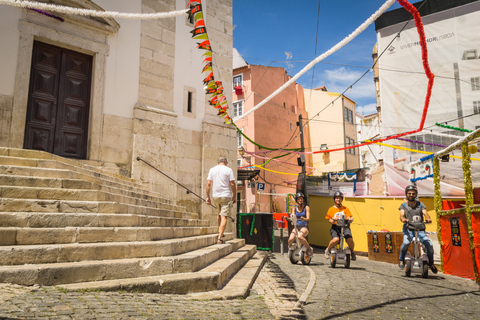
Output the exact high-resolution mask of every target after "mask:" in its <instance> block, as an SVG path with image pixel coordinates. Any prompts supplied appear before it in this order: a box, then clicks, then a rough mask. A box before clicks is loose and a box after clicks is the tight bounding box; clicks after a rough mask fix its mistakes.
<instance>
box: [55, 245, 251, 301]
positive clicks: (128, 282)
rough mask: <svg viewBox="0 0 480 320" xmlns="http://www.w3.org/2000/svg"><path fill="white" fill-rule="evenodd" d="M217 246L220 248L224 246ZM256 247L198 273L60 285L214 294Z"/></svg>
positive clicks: (64, 288)
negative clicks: (213, 291)
mask: <svg viewBox="0 0 480 320" xmlns="http://www.w3.org/2000/svg"><path fill="white" fill-rule="evenodd" d="M226 245H228V244H225V245H219V246H226ZM255 252H256V247H255V246H253V245H245V246H243V247H242V248H241V249H238V250H236V251H234V252H232V253H230V254H228V255H226V256H224V257H223V258H221V259H218V260H216V261H215V262H213V263H211V264H209V265H208V266H206V267H205V268H203V269H201V270H199V271H198V272H185V273H172V274H165V275H158V276H147V277H135V278H127V279H116V280H104V281H95V282H83V283H75V284H67V285H60V286H59V287H60V288H62V289H63V290H67V291H78V290H89V291H97V290H100V291H119V290H125V291H128V292H133V291H140V292H149V293H162V294H187V293H193V292H203V291H211V290H217V289H219V288H220V287H221V286H222V285H224V284H225V283H226V282H227V281H228V280H229V279H230V278H231V277H232V276H233V275H234V274H235V273H237V271H238V270H240V269H241V268H242V266H244V265H245V263H247V261H248V260H249V259H250V258H251V257H252V256H253V255H254V254H255Z"/></svg>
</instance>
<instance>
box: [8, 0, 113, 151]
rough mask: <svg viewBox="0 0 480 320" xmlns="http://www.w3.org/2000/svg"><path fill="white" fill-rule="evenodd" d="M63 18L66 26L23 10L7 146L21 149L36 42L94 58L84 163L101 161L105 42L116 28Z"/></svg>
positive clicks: (105, 22)
mask: <svg viewBox="0 0 480 320" xmlns="http://www.w3.org/2000/svg"><path fill="white" fill-rule="evenodd" d="M70 4H71V3H70ZM84 4H85V5H87V4H89V7H90V8H91V9H97V10H98V9H99V7H98V6H97V5H95V4H93V3H91V1H86V0H85V1H84ZM65 18H66V19H65V22H60V21H57V20H54V19H52V18H49V17H46V16H43V15H39V14H38V13H36V12H33V11H30V10H28V9H23V13H22V19H21V20H20V21H19V26H18V30H19V33H20V39H19V40H20V41H19V50H18V60H17V70H16V78H15V88H14V101H13V110H12V123H11V129H10V143H9V145H10V146H11V147H13V148H20V149H21V148H23V142H24V134H25V123H26V115H27V101H28V89H29V80H30V69H31V61H32V50H33V42H34V40H37V41H40V42H44V43H47V44H52V45H55V46H58V47H62V48H66V49H70V50H73V51H78V52H81V53H84V54H87V55H91V56H93V68H92V84H91V96H90V114H89V119H90V120H89V125H88V132H89V136H88V141H87V159H92V160H94V159H100V151H101V149H100V143H101V138H102V123H103V101H104V93H105V73H106V57H107V55H108V53H109V46H108V43H107V40H108V36H109V35H111V34H113V33H115V32H116V31H117V30H118V28H119V24H118V23H117V22H116V21H115V20H113V19H103V23H101V22H98V20H92V19H88V18H83V17H78V18H77V17H71V16H67V17H65ZM67 21H68V22H67Z"/></svg>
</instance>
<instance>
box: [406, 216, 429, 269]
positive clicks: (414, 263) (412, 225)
mask: <svg viewBox="0 0 480 320" xmlns="http://www.w3.org/2000/svg"><path fill="white" fill-rule="evenodd" d="M415 218H418V220H417V221H409V222H408V225H407V228H408V230H411V231H413V232H414V237H413V241H412V243H413V257H412V256H411V254H410V252H407V254H406V255H405V276H407V277H410V275H411V274H412V272H413V273H420V274H421V275H422V277H423V278H428V257H427V254H426V253H425V250H421V246H423V245H422V243H421V242H420V239H419V238H418V232H419V231H425V222H423V221H420V219H419V218H420V217H418V216H415V217H414V219H415ZM422 251H423V254H422V253H421V252H422Z"/></svg>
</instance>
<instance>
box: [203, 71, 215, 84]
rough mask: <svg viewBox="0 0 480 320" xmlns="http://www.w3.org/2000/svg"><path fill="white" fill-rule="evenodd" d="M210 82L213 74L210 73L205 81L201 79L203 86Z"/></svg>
mask: <svg viewBox="0 0 480 320" xmlns="http://www.w3.org/2000/svg"><path fill="white" fill-rule="evenodd" d="M212 80H213V72H210V74H209V75H208V76H207V77H206V78H205V79H203V84H207V83H209V82H210V81H212Z"/></svg>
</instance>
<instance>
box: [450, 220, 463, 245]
mask: <svg viewBox="0 0 480 320" xmlns="http://www.w3.org/2000/svg"><path fill="white" fill-rule="evenodd" d="M450 229H451V230H452V244H453V245H454V246H457V247H461V246H462V239H461V238H460V226H459V221H458V218H450Z"/></svg>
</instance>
